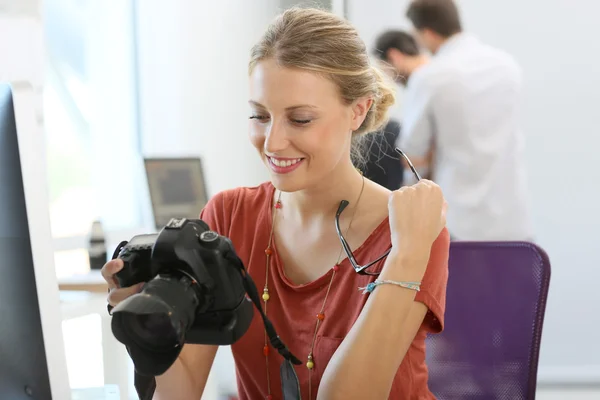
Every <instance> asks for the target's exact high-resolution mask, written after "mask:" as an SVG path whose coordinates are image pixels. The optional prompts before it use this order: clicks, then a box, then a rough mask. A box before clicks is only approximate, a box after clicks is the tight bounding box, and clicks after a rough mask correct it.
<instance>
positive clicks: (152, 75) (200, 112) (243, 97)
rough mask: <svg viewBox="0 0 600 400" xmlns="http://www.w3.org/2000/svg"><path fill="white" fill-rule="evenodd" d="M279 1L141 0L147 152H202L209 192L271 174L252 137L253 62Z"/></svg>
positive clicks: (142, 92)
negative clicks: (255, 45) (249, 75)
mask: <svg viewBox="0 0 600 400" xmlns="http://www.w3.org/2000/svg"><path fill="white" fill-rule="evenodd" d="M277 6H278V5H277V3H276V2H275V1H273V0H254V1H252V2H247V1H239V0H238V1H234V0H228V1H218V2H216V1H214V2H191V1H186V0H177V1H171V2H169V7H165V6H164V2H162V1H157V0H149V1H146V0H145V1H143V2H142V1H139V2H138V40H139V45H140V48H139V54H138V60H139V69H140V75H139V82H140V98H141V100H140V101H141V129H142V132H143V137H144V140H143V152H144V155H147V156H159V155H182V154H185V155H200V156H201V157H202V160H203V165H204V168H205V175H206V179H207V188H208V191H209V193H210V194H215V193H216V192H218V191H221V190H223V189H226V188H231V187H235V186H240V185H254V184H258V183H260V182H263V181H264V180H266V179H268V175H267V172H266V170H265V168H264V167H263V165H262V163H261V162H260V160H259V158H258V157H257V155H256V152H255V150H254V148H252V147H251V146H250V142H249V140H248V136H247V117H248V115H249V114H248V112H249V109H248V106H247V101H248V87H247V65H248V56H249V51H250V47H251V46H252V44H253V43H254V41H255V40H256V39H257V38H258V36H259V35H260V34H261V33H262V31H263V30H264V28H265V27H266V25H267V23H268V22H269V21H270V19H271V18H272V17H273V16H274V15H275V13H276V9H277Z"/></svg>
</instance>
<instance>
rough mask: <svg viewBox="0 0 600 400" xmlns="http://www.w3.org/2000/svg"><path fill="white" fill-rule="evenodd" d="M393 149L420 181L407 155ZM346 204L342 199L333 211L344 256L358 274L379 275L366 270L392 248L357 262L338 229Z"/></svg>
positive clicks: (386, 254) (385, 255) (397, 149)
mask: <svg viewBox="0 0 600 400" xmlns="http://www.w3.org/2000/svg"><path fill="white" fill-rule="evenodd" d="M395 150H396V152H397V153H398V154H400V156H401V157H402V158H404V160H405V161H406V163H407V164H408V166H409V167H410V170H411V171H412V173H413V174H414V175H415V178H417V181H420V180H421V176H420V175H419V173H418V172H417V170H416V169H415V167H414V165H413V164H412V162H410V160H409V159H408V157H407V156H406V154H404V153H403V152H402V150H400V149H399V148H397V147H396V149H395ZM348 204H350V202H348V201H347V200H342V201H341V202H340V206H339V207H338V209H337V212H336V213H335V230H336V231H337V235H338V237H339V238H340V242H341V243H342V247H343V248H344V252H345V253H346V256H347V257H348V260H349V261H350V264H351V265H352V268H354V271H356V272H357V273H358V274H359V275H372V276H377V275H379V272H370V271H367V269H368V268H369V267H372V266H373V265H375V264H377V263H378V262H379V261H381V260H382V259H384V258H385V257H387V256H388V254H390V251H392V248H391V247H390V248H389V249H387V251H386V252H385V253H383V254H382V255H381V256H380V257H378V258H376V259H375V260H373V261H371V262H370V263H368V264H365V265H360V264H358V262H357V261H356V258H355V257H354V254H353V253H352V249H351V248H350V245H349V244H348V242H347V241H346V239H345V238H344V235H342V230H341V229H340V215H341V214H342V212H343V211H344V210H345V209H346V207H348Z"/></svg>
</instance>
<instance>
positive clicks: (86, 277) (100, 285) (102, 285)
mask: <svg viewBox="0 0 600 400" xmlns="http://www.w3.org/2000/svg"><path fill="white" fill-rule="evenodd" d="M58 289H59V290H70V291H73V290H76V291H85V292H98V293H106V292H107V291H108V284H107V283H106V281H105V280H104V278H103V277H102V274H101V273H100V271H99V270H92V271H90V272H88V273H87V274H78V275H71V276H68V277H63V278H58Z"/></svg>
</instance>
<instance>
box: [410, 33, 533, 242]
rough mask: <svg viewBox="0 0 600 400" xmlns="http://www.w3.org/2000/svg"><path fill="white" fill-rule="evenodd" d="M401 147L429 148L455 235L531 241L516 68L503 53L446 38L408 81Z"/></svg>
mask: <svg viewBox="0 0 600 400" xmlns="http://www.w3.org/2000/svg"><path fill="white" fill-rule="evenodd" d="M403 103H404V120H403V124H402V133H401V135H400V143H399V145H400V147H401V148H402V149H403V150H404V151H405V152H406V154H407V155H408V156H409V157H410V156H411V155H412V156H414V157H423V156H425V155H426V154H427V152H428V151H429V150H430V149H431V148H433V149H434V150H435V157H434V161H433V166H432V168H433V171H432V172H433V180H434V181H435V182H436V183H437V184H438V185H440V187H441V188H442V190H443V191H444V195H445V197H446V200H447V202H448V213H447V222H448V229H449V231H450V234H451V235H452V236H453V237H454V238H456V239H459V240H525V239H532V238H533V231H532V226H531V222H530V214H529V199H528V190H527V182H526V171H525V166H524V160H523V142H524V140H523V139H524V138H523V134H522V132H521V129H520V126H519V125H520V121H519V120H520V115H519V112H520V103H521V71H520V68H519V66H518V65H517V63H516V62H515V61H514V59H513V58H512V57H511V56H510V55H508V54H507V53H505V52H503V51H500V50H498V49H494V48H492V47H490V46H487V45H485V44H483V43H481V42H480V41H478V40H477V39H475V38H474V37H471V36H469V35H467V34H464V33H462V34H458V35H456V36H454V37H452V38H450V39H449V40H448V41H447V42H446V43H444V45H443V46H442V48H440V50H439V51H438V52H437V53H436V55H435V56H434V57H433V58H432V60H431V62H430V63H429V64H427V65H425V66H423V67H421V68H419V69H418V70H417V71H415V72H414V73H413V74H412V75H411V77H410V79H409V81H408V84H407V87H406V92H405V98H404V101H403Z"/></svg>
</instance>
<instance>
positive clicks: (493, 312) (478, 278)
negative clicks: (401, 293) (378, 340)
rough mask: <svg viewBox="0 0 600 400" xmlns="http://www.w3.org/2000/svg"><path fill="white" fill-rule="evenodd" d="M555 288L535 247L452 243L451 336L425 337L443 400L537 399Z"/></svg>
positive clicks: (434, 384)
mask: <svg viewBox="0 0 600 400" xmlns="http://www.w3.org/2000/svg"><path fill="white" fill-rule="evenodd" d="M549 284H550V261H549V259H548V256H547V254H546V253H545V251H544V250H542V249H541V248H540V247H538V246H536V245H534V244H531V243H527V242H452V244H451V246H450V260H449V278H448V289H447V299H446V314H445V329H444V331H443V332H442V333H441V334H438V335H431V336H429V337H428V338H427V365H428V367H429V387H430V389H431V391H432V392H433V393H434V394H435V396H436V397H437V398H438V399H440V400H454V399H461V400H475V399H477V400H483V399H486V400H487V399H510V400H533V399H535V392H536V384H537V368H538V358H539V350H540V340H541V335H542V325H543V321H544V313H545V310H546V299H547V296H548V287H549Z"/></svg>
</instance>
